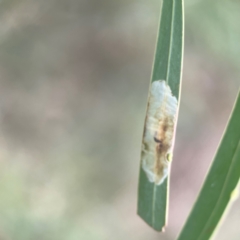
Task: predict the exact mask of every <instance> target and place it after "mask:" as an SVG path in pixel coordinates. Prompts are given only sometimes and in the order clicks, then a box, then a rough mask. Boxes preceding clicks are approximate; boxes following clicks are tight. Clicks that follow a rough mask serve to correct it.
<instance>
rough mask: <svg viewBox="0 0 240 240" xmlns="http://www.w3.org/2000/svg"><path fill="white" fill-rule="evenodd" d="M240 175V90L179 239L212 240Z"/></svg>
mask: <svg viewBox="0 0 240 240" xmlns="http://www.w3.org/2000/svg"><path fill="white" fill-rule="evenodd" d="M239 178H240V92H239V94H238V97H237V101H236V103H235V107H234V109H233V112H232V115H231V118H230V120H229V123H228V126H227V128H226V131H225V134H224V136H223V138H222V141H221V143H220V146H219V148H218V151H217V153H216V155H215V158H214V161H213V164H212V166H211V168H210V170H209V173H208V175H207V177H206V180H205V183H204V185H203V187H202V190H201V192H200V194H199V196H198V199H197V201H196V203H195V206H194V208H193V210H192V212H191V214H190V216H189V218H188V220H187V222H186V224H185V226H184V228H183V230H182V232H181V233H180V235H179V237H178V240H186V239H195V240H207V239H210V237H211V236H212V234H213V233H214V230H216V227H217V225H218V223H219V221H220V220H221V218H222V216H223V214H224V211H225V210H226V209H227V207H228V205H229V203H230V202H231V197H232V195H233V193H234V192H235V189H236V187H237V184H238V181H239Z"/></svg>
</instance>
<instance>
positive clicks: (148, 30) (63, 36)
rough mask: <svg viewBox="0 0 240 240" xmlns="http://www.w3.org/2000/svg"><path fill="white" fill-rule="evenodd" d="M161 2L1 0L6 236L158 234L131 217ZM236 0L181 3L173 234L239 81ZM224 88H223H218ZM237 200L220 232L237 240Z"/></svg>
mask: <svg viewBox="0 0 240 240" xmlns="http://www.w3.org/2000/svg"><path fill="white" fill-rule="evenodd" d="M159 8H160V2H159V1H158V0H154V1H148V2H146V1H143V0H140V1H137V0H131V1H129V0H128V1H126V0H124V1H109V0H105V1H97V0H88V1H87V0H80V1H77V0H69V1H67V0H38V1H37V0H18V1H17V0H12V1H10V0H2V1H0V44H1V45H0V131H1V132H0V239H1V240H30V239H34V240H38V239H39V240H55V239H56V240H61V239H62V240H65V239H68V240H79V239H84V240H85V239H86V240H96V239H97V240H107V239H114V240H115V239H116V240H118V239H119V240H122V239H124V238H125V239H131V240H135V239H136V240H144V239H159V235H158V234H157V233H155V232H152V230H151V229H149V227H148V226H146V225H145V223H144V222H143V221H142V220H141V219H140V218H139V217H138V216H137V215H136V202H137V200H136V197H137V180H138V170H139V157H140V146H141V137H142V136H141V135H142V128H143V121H144V115H145V108H146V100H147V89H148V85H149V79H150V74H151V66H152V61H153V54H154V48H155V39H156V32H157V31H156V30H157V27H158V16H159V11H160V9H159ZM239 11H240V2H238V1H224V0H219V1H207V0H202V1H200V0H198V1H197V0H196V1H190V0H185V24H186V25H185V57H184V71H183V86H182V97H181V108H180V115H179V124H178V129H177V138H176V144H175V153H174V156H175V157H174V159H173V160H174V161H173V165H172V173H171V195H170V208H169V210H170V215H169V226H168V229H167V232H166V233H165V234H164V235H162V236H161V238H162V239H174V238H175V237H176V234H177V232H178V231H179V230H180V228H181V227H182V225H183V223H184V221H185V219H186V217H187V215H188V213H189V211H190V208H191V206H192V204H193V202H194V200H195V198H196V195H197V193H198V191H199V188H200V186H201V184H202V181H203V178H204V176H205V174H206V171H207V169H208V167H209V164H210V161H211V159H212V157H213V155H214V152H215V149H216V148H217V145H218V142H219V139H220V137H221V135H222V132H223V130H224V127H225V124H226V122H227V120H228V116H229V114H230V112H231V107H232V105H233V102H234V98H235V96H236V94H237V91H238V87H239V82H240V81H239V78H240V70H239V67H238V66H239V62H240V58H239V52H240V45H239V42H240V28H239V26H238V25H239V24H238V23H239V20H240V15H239ZM216 83H217V84H216ZM239 215H240V202H239V200H238V201H236V202H235V203H234V204H233V207H232V209H231V211H230V212H229V215H228V216H227V219H226V221H225V222H224V227H222V228H221V230H220V232H219V234H218V236H217V239H219V240H224V239H231V240H235V239H236V240H237V239H238V238H239V234H240V230H239V227H238V225H239Z"/></svg>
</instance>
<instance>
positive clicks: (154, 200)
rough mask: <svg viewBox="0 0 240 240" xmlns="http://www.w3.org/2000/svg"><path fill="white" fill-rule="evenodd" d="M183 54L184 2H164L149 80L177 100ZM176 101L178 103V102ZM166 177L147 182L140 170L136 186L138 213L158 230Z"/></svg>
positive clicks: (164, 202)
mask: <svg viewBox="0 0 240 240" xmlns="http://www.w3.org/2000/svg"><path fill="white" fill-rule="evenodd" d="M182 55H183V0H163V2H162V11H161V20H160V28H159V34H158V39H157V46H156V53H155V60H154V65H153V73H152V79H151V81H152V82H154V81H157V80H165V81H166V83H167V85H168V86H169V87H170V89H171V92H172V94H173V96H175V97H176V99H179V95H180V85H181V72H182ZM178 102H179V101H178ZM168 189H169V178H168V177H167V178H166V179H165V181H164V182H163V183H162V184H161V185H156V184H155V183H151V182H149V180H148V178H147V176H146V174H145V172H144V171H143V169H142V167H140V177H139V186H138V214H139V216H140V217H142V218H143V219H144V220H145V221H146V223H148V224H149V225H150V226H151V227H153V228H154V229H155V230H157V231H162V230H164V226H165V225H166V221H167V207H168Z"/></svg>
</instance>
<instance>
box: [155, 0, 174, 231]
mask: <svg viewBox="0 0 240 240" xmlns="http://www.w3.org/2000/svg"><path fill="white" fill-rule="evenodd" d="M174 8H175V0H173V4H172V16H171V30H170V43H169V49H168V64H167V75H166V82H167V83H168V78H169V72H170V60H171V55H172V42H173V23H174ZM165 181H166V180H165ZM162 184H163V183H162ZM156 188H157V185H156V184H155V183H154V188H153V201H152V226H153V227H155V226H154V225H155V203H156V191H157V189H156Z"/></svg>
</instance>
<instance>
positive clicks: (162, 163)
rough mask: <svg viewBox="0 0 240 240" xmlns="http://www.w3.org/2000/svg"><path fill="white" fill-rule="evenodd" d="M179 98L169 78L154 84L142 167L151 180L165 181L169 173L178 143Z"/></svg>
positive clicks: (145, 134)
mask: <svg viewBox="0 0 240 240" xmlns="http://www.w3.org/2000/svg"><path fill="white" fill-rule="evenodd" d="M177 104H178V103H177V99H176V98H175V97H174V96H173V95H172V93H171V89H170V87H169V86H168V85H167V84H166V81H163V80H158V81H154V82H153V83H152V84H151V88H150V94H149V102H148V108H147V115H146V120H145V126H144V134H143V142H142V154H141V158H142V168H143V170H144V171H145V173H146V175H147V177H148V180H149V181H150V182H154V183H155V184H157V185H160V184H161V183H163V181H164V179H165V178H166V177H167V175H168V172H169V165H170V162H169V155H170V154H172V150H173V145H174V135H175V125H176V115H177Z"/></svg>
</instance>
